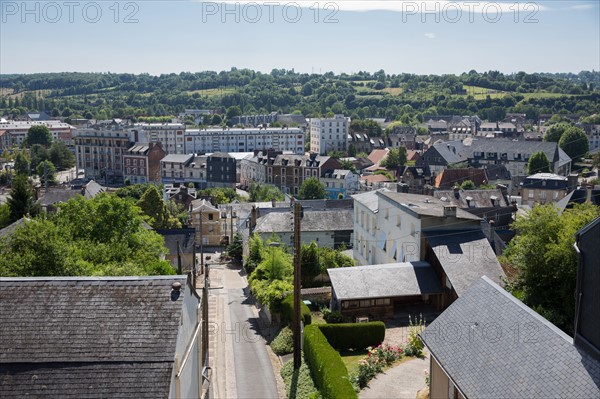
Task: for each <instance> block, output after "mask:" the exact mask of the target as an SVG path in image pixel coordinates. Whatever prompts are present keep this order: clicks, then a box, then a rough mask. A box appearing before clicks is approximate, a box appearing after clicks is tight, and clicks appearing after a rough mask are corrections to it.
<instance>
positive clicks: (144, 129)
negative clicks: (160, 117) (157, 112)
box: [129, 123, 186, 154]
mask: <svg viewBox="0 0 600 399" xmlns="http://www.w3.org/2000/svg"><path fill="white" fill-rule="evenodd" d="M129 131H130V132H131V133H132V135H134V136H136V137H135V138H134V141H135V142H144V143H160V144H161V146H162V148H163V150H165V152H166V153H167V154H185V153H186V152H185V148H184V143H183V137H184V133H185V125H184V124H182V123H136V124H134V125H133V126H132V127H130V128H129Z"/></svg>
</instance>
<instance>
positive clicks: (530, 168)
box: [527, 151, 550, 175]
mask: <svg viewBox="0 0 600 399" xmlns="http://www.w3.org/2000/svg"><path fill="white" fill-rule="evenodd" d="M527 173H528V174H530V175H533V174H536V173H550V161H549V160H548V157H547V156H546V154H545V153H544V151H538V152H534V153H533V154H532V155H531V157H530V158H529V163H528V164H527Z"/></svg>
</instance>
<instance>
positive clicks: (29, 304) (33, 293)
mask: <svg viewBox="0 0 600 399" xmlns="http://www.w3.org/2000/svg"><path fill="white" fill-rule="evenodd" d="M174 282H179V283H181V284H182V291H181V294H180V296H179V297H178V298H176V299H175V300H172V298H171V285H172V284H173V283H174ZM186 289H188V288H187V285H186V277H185V276H160V277H102V278H101V277H96V278H93V277H60V278H52V277H42V278H0V304H1V305H0V324H1V325H3V326H4V328H0V397H15V396H18V397H22V396H25V395H26V394H27V393H31V394H36V393H41V392H42V391H41V390H42V389H44V392H47V393H45V394H44V396H52V397H84V396H88V395H95V396H96V397H123V396H127V395H133V396H135V397H143V396H145V395H143V394H141V393H143V392H149V394H150V396H153V397H167V396H168V387H169V384H170V376H171V368H172V365H173V361H174V355H175V344H176V340H177V334H178V328H179V323H180V317H181V307H182V301H183V298H184V296H185V294H184V291H185V290H186ZM8 326H10V328H6V327H8ZM34 376H36V377H37V378H34ZM27 378H29V381H30V383H29V384H22V382H23V381H24V380H25V379H27ZM32 381H33V383H31V382H32ZM140 385H145V387H142V386H140ZM165 389H166V390H165Z"/></svg>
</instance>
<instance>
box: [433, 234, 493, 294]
mask: <svg viewBox="0 0 600 399" xmlns="http://www.w3.org/2000/svg"><path fill="white" fill-rule="evenodd" d="M424 234H425V237H426V239H427V241H428V242H429V245H431V248H432V249H433V252H434V253H435V256H436V258H437V260H438V261H439V263H440V265H441V266H442V268H443V269H444V272H445V273H446V275H447V276H448V280H450V283H451V284H452V288H454V291H456V293H457V294H458V295H459V296H461V295H462V294H463V293H464V292H465V291H466V290H467V288H468V287H469V286H470V285H471V284H473V282H475V281H477V280H478V279H479V278H480V277H481V276H488V277H489V278H490V279H492V280H493V281H494V282H496V283H500V282H501V277H504V271H503V270H502V267H501V266H500V263H499V262H498V259H496V254H495V253H494V250H493V249H492V247H491V245H490V243H489V241H488V240H487V238H486V237H485V234H483V232H482V231H481V230H465V231H456V230H455V231H452V232H448V231H447V230H445V231H443V230H439V231H426V232H425V233H424Z"/></svg>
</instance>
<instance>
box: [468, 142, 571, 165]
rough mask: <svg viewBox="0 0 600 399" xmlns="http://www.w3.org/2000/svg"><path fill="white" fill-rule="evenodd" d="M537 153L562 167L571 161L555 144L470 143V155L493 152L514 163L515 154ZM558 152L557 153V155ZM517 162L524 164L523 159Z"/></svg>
mask: <svg viewBox="0 0 600 399" xmlns="http://www.w3.org/2000/svg"><path fill="white" fill-rule="evenodd" d="M538 151H543V152H544V154H546V157H547V158H548V160H550V162H551V163H552V162H555V161H559V165H563V164H565V163H568V162H570V161H571V158H569V156H568V155H567V154H565V153H564V151H562V149H560V148H559V147H558V144H557V143H553V142H549V141H541V142H540V141H527V140H521V141H517V140H506V139H483V138H481V139H477V140H473V141H472V143H471V149H470V155H469V157H470V158H472V157H473V153H474V152H484V153H487V152H493V153H498V154H507V160H508V161H510V162H513V161H515V159H514V155H515V154H523V155H525V154H526V155H530V156H531V155H532V154H534V153H536V152H538ZM557 151H558V153H557ZM519 162H525V160H524V159H523V158H521V160H519Z"/></svg>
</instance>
